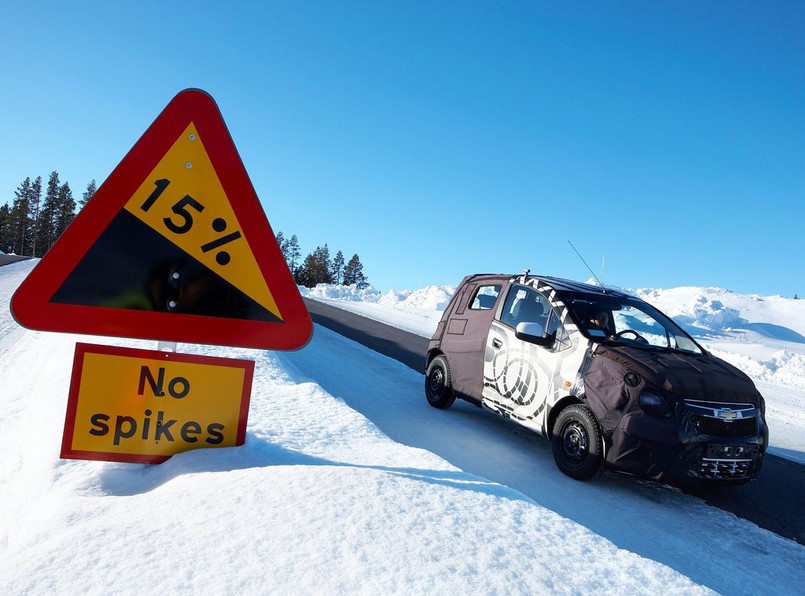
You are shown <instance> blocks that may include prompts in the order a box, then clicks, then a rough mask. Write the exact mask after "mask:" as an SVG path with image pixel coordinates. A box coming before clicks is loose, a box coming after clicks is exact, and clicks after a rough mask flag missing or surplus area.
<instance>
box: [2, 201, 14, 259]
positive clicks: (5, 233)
mask: <svg viewBox="0 0 805 596" xmlns="http://www.w3.org/2000/svg"><path fill="white" fill-rule="evenodd" d="M12 236H13V234H12V231H11V207H9V206H8V204H5V203H4V204H3V205H0V250H2V251H3V252H11V243H12Z"/></svg>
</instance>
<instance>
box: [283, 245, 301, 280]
mask: <svg viewBox="0 0 805 596" xmlns="http://www.w3.org/2000/svg"><path fill="white" fill-rule="evenodd" d="M301 256H302V251H301V249H300V248H299V238H297V237H296V234H294V235H293V236H291V239H290V240H289V241H288V257H287V259H286V260H287V261H288V269H290V270H291V275H292V276H293V278H294V281H296V283H300V282H299V280H298V279H297V276H298V270H299V257H301Z"/></svg>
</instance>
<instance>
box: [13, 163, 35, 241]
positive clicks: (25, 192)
mask: <svg viewBox="0 0 805 596" xmlns="http://www.w3.org/2000/svg"><path fill="white" fill-rule="evenodd" d="M30 196H31V179H30V177H29V178H26V179H25V180H23V181H22V184H20V185H19V186H18V187H17V190H16V191H14V202H13V203H12V205H11V213H10V215H11V221H10V224H11V240H12V244H11V247H10V248H11V252H14V253H15V254H18V255H23V254H25V251H26V250H28V251H29V252H30V239H31V232H32V230H31V220H30V213H29V209H30V203H29V199H30Z"/></svg>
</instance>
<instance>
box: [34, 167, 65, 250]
mask: <svg viewBox="0 0 805 596" xmlns="http://www.w3.org/2000/svg"><path fill="white" fill-rule="evenodd" d="M59 188H60V186H59V173H58V172H57V171H55V170H54V171H52V172H51V173H50V178H48V187H47V191H45V202H44V203H43V204H42V209H40V211H39V218H38V220H37V223H36V230H37V231H36V234H37V238H38V241H37V246H36V255H35V256H37V257H41V256H44V254H45V253H46V252H47V251H49V250H50V247H51V246H53V243H54V242H56V238H57V237H58V236H57V234H56V221H57V215H58V213H59Z"/></svg>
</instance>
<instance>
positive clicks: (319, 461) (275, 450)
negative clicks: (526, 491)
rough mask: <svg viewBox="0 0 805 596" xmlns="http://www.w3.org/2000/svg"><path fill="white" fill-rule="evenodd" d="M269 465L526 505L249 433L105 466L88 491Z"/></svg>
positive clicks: (475, 482)
mask: <svg viewBox="0 0 805 596" xmlns="http://www.w3.org/2000/svg"><path fill="white" fill-rule="evenodd" d="M272 466H330V467H343V468H351V469H360V470H376V471H378V472H383V473H388V474H394V475H396V476H401V477H404V478H409V479H411V480H417V481H422V482H427V483H429V484H437V485H441V486H446V487H451V488H457V489H462V490H472V491H475V492H479V493H483V494H487V495H494V496H504V497H508V498H510V499H524V500H527V499H526V498H525V497H524V496H523V495H520V494H519V493H517V492H516V491H513V490H511V489H510V488H507V487H505V486H502V485H500V484H497V483H494V482H490V481H488V480H486V479H484V478H480V477H478V476H473V475H472V474H468V473H466V472H462V471H460V470H432V469H424V468H403V467H390V466H381V465H368V464H355V463H347V462H339V461H333V460H329V459H326V458H320V457H315V456H311V455H307V454H305V453H302V452H299V451H294V450H291V449H286V448H285V447H282V446H280V445H276V444H273V443H271V442H269V441H266V440H265V439H262V438H259V437H256V436H255V435H253V434H252V433H247V436H246V443H245V444H244V445H242V446H240V447H227V448H218V449H195V450H192V451H185V452H183V453H179V454H176V455H174V456H173V457H171V458H170V459H169V460H167V461H166V462H164V463H161V464H118V463H109V464H107V466H106V467H105V468H103V469H102V470H101V472H100V474H99V475H98V477H96V478H95V479H94V481H93V483H92V489H91V491H89V492H92V493H94V494H99V493H100V494H101V495H104V496H116V497H125V496H133V495H138V494H145V493H148V492H150V491H152V490H155V489H157V488H159V487H160V486H162V485H164V484H167V483H168V482H170V481H171V480H173V479H175V478H177V477H180V476H185V475H189V474H200V473H223V472H232V471H235V470H248V469H254V468H269V467H272Z"/></svg>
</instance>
